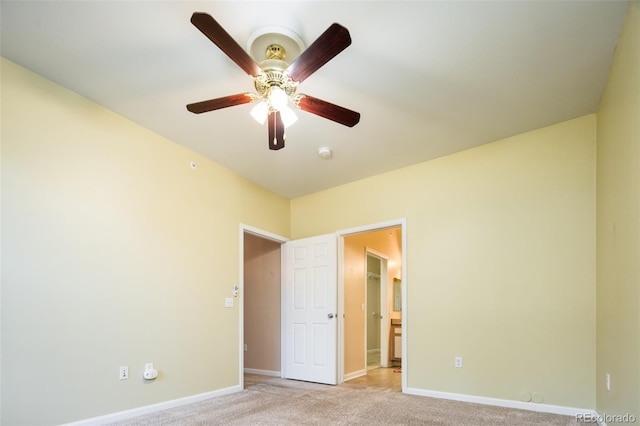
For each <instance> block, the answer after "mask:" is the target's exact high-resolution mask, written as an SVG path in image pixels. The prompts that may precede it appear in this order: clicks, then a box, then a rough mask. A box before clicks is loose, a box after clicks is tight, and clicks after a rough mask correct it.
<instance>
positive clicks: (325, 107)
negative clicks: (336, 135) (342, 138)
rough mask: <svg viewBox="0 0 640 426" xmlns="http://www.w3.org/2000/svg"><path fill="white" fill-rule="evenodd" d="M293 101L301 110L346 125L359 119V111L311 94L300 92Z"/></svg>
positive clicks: (352, 124) (356, 122)
mask: <svg viewBox="0 0 640 426" xmlns="http://www.w3.org/2000/svg"><path fill="white" fill-rule="evenodd" d="M294 103H295V105H296V106H297V107H298V108H300V109H301V110H303V111H306V112H310V113H311V114H315V115H319V116H320V117H324V118H327V119H329V120H332V121H335V122H336V123H340V124H344V125H345V126H348V127H353V126H355V125H356V124H358V122H359V121H360V113H359V112H355V111H351V110H350V109H347V108H343V107H341V106H338V105H335V104H332V103H331V102H327V101H323V100H322V99H318V98H314V97H313V96H309V95H303V94H300V95H298V96H296V98H295V102H294Z"/></svg>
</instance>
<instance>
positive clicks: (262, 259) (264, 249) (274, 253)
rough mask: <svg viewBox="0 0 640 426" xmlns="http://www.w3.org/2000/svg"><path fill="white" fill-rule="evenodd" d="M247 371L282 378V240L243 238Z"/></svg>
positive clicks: (244, 350)
mask: <svg viewBox="0 0 640 426" xmlns="http://www.w3.org/2000/svg"><path fill="white" fill-rule="evenodd" d="M243 257H244V260H243V265H244V266H243V299H244V300H243V302H244V303H243V305H244V306H243V309H242V311H243V312H242V314H243V324H244V332H243V334H244V341H243V347H242V351H243V353H244V357H243V360H244V372H245V373H252V374H260V375H266V376H276V377H280V370H281V354H280V351H281V286H282V270H281V266H282V260H281V259H282V241H275V240H273V239H269V238H265V237H263V236H260V235H256V234H253V233H250V232H244V235H243Z"/></svg>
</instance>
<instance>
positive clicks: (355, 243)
mask: <svg viewBox="0 0 640 426" xmlns="http://www.w3.org/2000/svg"><path fill="white" fill-rule="evenodd" d="M385 225H386V226H385ZM403 229H404V222H402V221H401V222H400V223H391V224H388V225H387V224H383V225H378V226H375V225H373V226H370V227H365V228H358V229H355V230H347V231H344V232H342V233H340V234H341V237H342V244H341V246H342V255H341V268H340V270H341V278H342V283H341V291H340V292H339V294H342V295H343V300H342V305H343V309H342V310H343V312H344V321H343V328H344V330H343V333H342V336H343V354H344V362H343V365H342V367H343V370H342V373H343V379H344V381H348V382H349V383H350V384H366V385H368V386H379V387H387V388H392V389H396V390H400V389H403V388H404V387H403V386H402V384H403V383H406V382H405V374H406V371H403V369H401V368H392V366H394V365H395V366H396V367H397V365H398V364H400V363H401V362H402V363H403V364H404V363H406V359H400V358H399V355H398V354H396V353H392V351H391V350H390V349H391V348H390V342H395V338H396V337H395V336H391V335H390V332H391V330H392V329H393V330H394V331H395V330H396V329H398V328H399V327H400V326H401V324H402V316H403V312H402V310H401V309H397V310H396V309H395V306H394V303H393V294H394V292H393V285H394V282H398V281H401V280H402V276H403V271H404V270H405V264H404V263H405V262H404V261H403V252H404V250H403V248H404V245H405V238H404V236H403ZM392 324H393V327H392ZM405 336H406V335H405ZM400 338H401V339H402V335H400ZM404 340H405V339H402V340H401V344H402V345H404ZM405 387H406V386H405Z"/></svg>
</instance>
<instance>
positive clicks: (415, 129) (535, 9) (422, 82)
mask: <svg viewBox="0 0 640 426" xmlns="http://www.w3.org/2000/svg"><path fill="white" fill-rule="evenodd" d="M0 5H1V6H0V7H1V9H0V14H1V36H2V38H1V54H2V56H3V57H5V58H6V59H9V60H10V61H13V62H15V63H17V64H19V65H22V66H24V67H25V68H28V69H30V70H32V71H34V72H36V73H38V74H40V75H42V76H44V77H46V78H47V79H49V80H51V81H54V82H56V83H58V84H60V85H62V86H64V87H67V88H69V89H70V90H72V91H74V92H76V93H79V94H80V95H82V96H84V97H86V98H88V99H90V100H92V101H94V102H96V103H98V104H100V105H103V106H105V107H106V108H108V109H110V110H112V111H114V112H116V113H118V114H120V115H122V116H124V117H126V118H128V119H130V120H132V121H134V122H136V123H139V124H140V125H142V126H144V127H146V128H148V129H151V130H152V131H154V132H157V133H159V134H161V135H163V136H165V137H167V138H168V139H171V140H173V141H175V142H177V143H179V144H181V145H184V146H186V147H188V148H190V149H192V150H194V151H197V152H199V153H201V154H203V155H205V156H206V157H208V158H211V159H212V160H214V161H216V162H218V163H220V164H222V165H224V166H226V167H228V168H229V169H231V170H234V171H235V172H237V173H239V174H240V175H242V176H245V177H246V178H248V179H250V180H252V181H254V182H256V183H258V184H260V185H262V186H264V187H266V188H268V189H270V190H272V191H274V192H277V193H279V194H282V195H283V196H286V197H297V196H300V195H304V194H308V193H311V192H315V191H319V190H322V189H326V188H329V187H333V186H336V185H339V184H343V183H346V182H350V181H354V180H357V179H361V178H364V177H367V176H371V175H374V174H378V173H382V172H385V171H389V170H393V169H396V168H399V167H403V166H408V165H411V164H415V163H419V162H423V161H426V160H430V159H433V158H437V157H440V156H443V155H447V154H451V153H454V152H457V151H460V150H464V149H467V148H470V147H473V146H476V145H480V144H484V143H487V142H491V141H494V140H498V139H501V138H504V137H508V136H511V135H515V134H519V133H522V132H525V131H528V130H532V129H536V128H540V127H543V126H547V125H551V124H554V123H558V122H561V121H564V120H568V119H571V118H575V117H579V116H582V115H584V114H588V113H592V112H596V111H597V108H598V101H599V98H600V94H601V93H602V89H603V87H604V84H605V81H606V77H607V73H608V69H609V65H610V63H611V60H612V56H613V52H614V49H615V46H616V42H617V39H618V36H619V34H620V31H621V29H622V24H623V21H624V16H625V13H626V11H627V8H628V3H627V2H623V1H468V2H467V1H438V2H430V1H409V2H401V1H375V2H364V1H351V2H346V1H341V2H327V1H297V2H272V1H258V2H245V1H208V2H207V1H204V2H203V1H201V2H191V1H51V0H50V1H43V2H36V1H5V0H2V2H1V3H0ZM194 11H202V12H207V13H209V14H211V15H212V16H213V17H214V18H215V19H216V20H217V21H218V22H219V23H220V24H221V25H222V26H223V27H224V28H225V29H226V30H227V32H229V33H230V34H231V35H232V37H233V38H234V39H235V40H236V41H237V42H238V43H239V44H240V45H241V46H242V47H244V48H246V45H247V40H248V39H249V36H250V35H251V33H252V32H253V31H255V30H257V29H258V28H261V27H265V26H269V25H281V26H285V27H287V28H289V29H291V30H293V31H294V32H295V33H297V34H298V35H299V36H300V37H301V38H302V40H303V41H304V43H305V44H306V45H307V46H308V45H309V44H311V43H312V42H313V41H314V40H315V39H316V38H317V37H318V36H319V35H320V34H321V33H322V32H323V31H324V30H325V29H326V28H327V27H329V25H331V24H332V23H333V22H338V23H340V24H342V25H343V26H345V27H347V28H348V29H349V31H350V33H351V38H352V40H353V43H352V45H351V46H350V47H348V48H347V49H346V50H344V51H343V52H342V53H340V54H339V55H338V56H337V57H335V58H334V59H333V60H331V61H330V62H329V63H327V64H326V65H325V66H324V67H322V68H321V69H320V70H318V71H317V72H316V73H315V74H314V75H312V76H311V77H309V78H308V79H307V80H305V81H304V82H303V83H302V84H300V86H299V88H298V92H299V93H300V92H301V93H307V94H309V95H312V96H315V97H319V98H321V99H324V100H327V101H330V102H332V103H336V104H338V105H341V106H344V107H346V108H349V109H352V110H355V111H358V112H360V113H361V114H362V118H361V120H360V123H359V124H358V125H356V126H355V127H353V128H348V127H345V126H342V125H339V124H336V123H334V122H332V121H329V120H325V119H322V118H320V117H318V116H315V115H312V114H309V113H306V112H303V111H299V110H296V113H297V115H298V117H299V120H298V122H297V123H296V124H295V125H293V126H292V127H290V128H289V129H287V145H286V147H285V148H284V149H283V150H280V151H270V150H269V149H268V148H267V129H266V125H265V126H260V125H259V124H258V123H256V122H255V121H254V120H253V119H252V118H251V117H250V116H249V111H250V109H251V105H241V106H235V107H232V108H226V109H223V110H218V111H213V112H209V113H205V114H201V115H195V114H192V113H190V112H188V111H187V110H186V108H185V105H186V104H188V103H192V102H197V101H201V100H205V99H211V98H217V97H222V96H226V95H230V94H236V93H243V92H247V91H253V82H252V79H251V77H249V76H247V75H246V74H245V73H244V72H243V71H242V70H241V69H240V68H238V67H237V66H236V65H235V64H234V63H233V62H232V61H231V60H230V59H229V58H228V57H227V56H225V55H224V54H223V53H222V52H221V51H220V50H219V49H218V48H217V47H216V46H215V45H213V44H212V43H211V42H210V41H209V40H208V39H207V38H206V37H205V36H204V35H203V34H202V33H200V31H198V30H197V29H196V28H195V27H194V26H193V25H192V24H191V23H190V22H189V19H190V17H191V14H192V13H193V12H194ZM262 59H263V58H257V60H258V61H259V60H262ZM322 146H328V147H330V148H331V149H332V150H333V157H332V158H331V159H328V160H325V159H321V158H320V157H319V156H318V155H317V150H318V148H319V147H322Z"/></svg>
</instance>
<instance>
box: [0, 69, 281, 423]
mask: <svg viewBox="0 0 640 426" xmlns="http://www.w3.org/2000/svg"><path fill="white" fill-rule="evenodd" d="M1 72H2V134H1V136H2V158H1V160H2V180H1V182H2V230H3V232H2V421H1V423H2V424H6V425H21V424H22V425H36V424H59V423H63V422H68V421H72V420H79V419H84V418H89V417H93V416H98V415H103V414H108V413H113V412H117V411H122V410H126V409H131V408H136V407H140V406H144V405H148V404H152V403H158V402H162V401H166V400H172V399H176V398H180V397H185V396H189V395H194V394H199V393H203V392H208V391H212V390H216V389H222V388H226V387H230V386H234V385H238V382H239V376H238V371H239V366H238V359H239V356H238V348H239V333H238V326H237V324H238V323H239V318H238V309H237V307H236V308H232V309H227V308H224V299H225V297H231V296H232V288H233V286H234V285H235V284H237V283H238V278H239V277H238V275H239V238H238V232H239V228H240V223H245V224H249V225H252V226H255V227H258V228H261V229H265V230H268V231H270V232H273V233H276V234H279V235H287V234H288V232H289V201H288V200H287V199H284V198H281V197H279V196H276V195H274V194H272V193H270V192H268V191H266V190H264V189H262V188H260V187H258V186H256V185H255V184H253V183H250V182H249V181H246V180H244V179H242V178H240V177H238V176H237V175H236V174H234V173H232V172H230V171H229V170H227V169H225V168H223V167H221V166H219V165H217V164H215V163H213V162H211V161H210V160H207V159H205V158H203V157H201V156H199V155H197V154H196V153H194V152H192V151H189V150H187V149H185V148H183V147H181V146H179V145H177V144H175V143H173V142H171V141H168V140H166V139H163V138H161V137H159V136H158V135H156V134H154V133H152V132H150V131H148V130H146V129H144V128H141V127H140V126H138V125H136V124H134V123H132V122H129V121H127V120H125V119H123V118H122V117H120V116H118V115H116V114H114V113H112V112H110V111H108V110H105V109H104V108H101V107H99V106H97V105H95V104H93V103H91V102H89V101H87V100H86V99H84V98H81V97H79V96H77V95H76V94H74V93H71V92H69V91H67V90H64V89H62V88H60V87H59V86H56V85H54V84H52V83H51V82H49V81H46V80H44V79H42V78H41V77H39V76H37V75H35V74H32V73H30V72H28V71H26V70H24V69H23V68H20V67H18V66H16V65H15V64H13V63H11V62H8V61H6V60H4V59H3V60H2V69H1ZM213 136H214V134H213V132H212V137H213ZM191 161H195V162H196V163H197V169H196V170H193V169H192V168H191V167H190V162H191ZM147 362H153V363H154V364H155V367H156V368H157V369H158V370H159V374H160V375H159V380H156V381H155V382H153V383H147V384H145V383H143V380H142V372H143V370H144V364H145V363H147ZM124 365H127V366H128V367H129V374H130V378H129V379H128V380H124V381H120V380H118V372H119V367H120V366H124Z"/></svg>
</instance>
